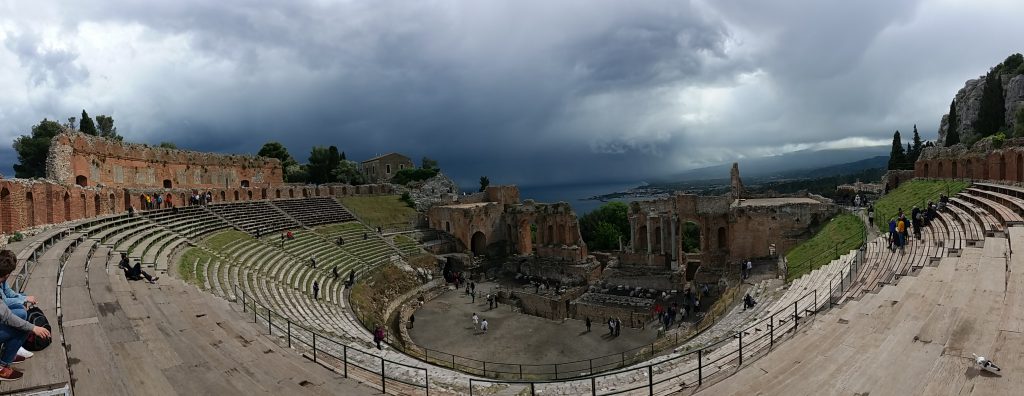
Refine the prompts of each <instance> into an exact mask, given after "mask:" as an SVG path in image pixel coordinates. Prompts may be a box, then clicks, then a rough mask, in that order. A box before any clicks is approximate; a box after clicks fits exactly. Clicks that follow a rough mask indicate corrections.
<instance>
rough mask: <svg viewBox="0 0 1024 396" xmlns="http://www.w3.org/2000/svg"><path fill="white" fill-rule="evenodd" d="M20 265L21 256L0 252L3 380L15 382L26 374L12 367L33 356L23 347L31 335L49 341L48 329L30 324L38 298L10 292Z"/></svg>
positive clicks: (0, 377) (0, 365) (0, 366)
mask: <svg viewBox="0 0 1024 396" xmlns="http://www.w3.org/2000/svg"><path fill="white" fill-rule="evenodd" d="M17 265H18V257H17V255H15V254H14V252H12V251H10V250H4V251H0V284H2V286H0V287H2V288H3V299H4V303H3V304H0V305H2V306H0V344H3V348H2V349H0V381H15V380H18V379H21V377H23V376H24V375H25V374H24V373H22V372H21V371H19V370H16V369H14V368H13V367H11V366H12V365H14V364H18V363H21V362H24V361H25V360H26V359H28V358H30V357H32V355H33V354H32V353H31V352H29V351H27V350H25V349H24V348H23V347H22V346H23V345H25V341H26V340H28V338H29V335H30V334H31V335H33V336H34V337H39V338H42V339H49V338H50V331H49V330H47V329H46V328H45V327H41V326H36V325H34V324H32V323H31V322H29V321H28V320H27V319H28V310H30V309H32V307H33V306H34V305H35V304H36V298H35V297H33V296H26V295H24V294H22V293H18V292H16V291H14V290H11V289H10V287H8V286H7V279H8V278H9V277H10V275H11V273H13V272H14V269H15V267H17Z"/></svg>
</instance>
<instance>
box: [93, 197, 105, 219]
mask: <svg viewBox="0 0 1024 396" xmlns="http://www.w3.org/2000/svg"><path fill="white" fill-rule="evenodd" d="M92 206H93V207H94V208H96V213H94V215H96V216H99V215H100V213H101V212H103V207H102V206H100V193H96V194H95V195H93V196H92Z"/></svg>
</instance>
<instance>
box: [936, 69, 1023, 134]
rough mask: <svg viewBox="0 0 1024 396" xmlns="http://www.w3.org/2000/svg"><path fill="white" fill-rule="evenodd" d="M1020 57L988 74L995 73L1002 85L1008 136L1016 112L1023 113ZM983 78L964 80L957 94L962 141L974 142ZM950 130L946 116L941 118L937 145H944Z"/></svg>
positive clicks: (956, 118) (980, 105)
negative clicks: (1018, 61) (965, 81)
mask: <svg viewBox="0 0 1024 396" xmlns="http://www.w3.org/2000/svg"><path fill="white" fill-rule="evenodd" d="M1020 56H1021V55H1020V54H1014V55H1011V56H1010V57H1009V58H1007V60H1006V61H1004V62H1003V63H1000V64H999V65H997V66H996V67H994V68H993V69H992V70H991V71H990V73H996V74H997V77H996V79H995V81H999V82H1000V84H1001V86H1002V93H1003V103H1004V107H1005V117H1004V118H1005V120H1004V122H1003V126H1004V127H1003V128H1002V129H1001V130H1005V131H1006V132H1007V135H1008V136H1009V135H1010V134H1012V133H1013V131H1014V128H1015V126H1016V123H1017V118H1018V117H1017V112H1018V111H1024V110H1022V109H1024V65H1021V64H1018V63H1017V60H1018V59H1020ZM986 76H987V74H986V75H982V76H979V77H978V78H976V79H971V80H967V83H965V84H964V87H963V88H961V89H960V91H958V92H957V93H956V96H955V97H954V100H955V102H956V117H954V118H955V120H956V123H957V131H958V132H959V134H960V141H961V142H975V141H977V140H978V139H980V138H982V137H983V136H979V133H978V131H977V129H976V123H977V122H978V114H979V113H980V112H981V107H982V97H983V93H984V91H985V85H986ZM948 131H949V114H945V115H943V116H942V121H941V123H940V125H939V145H940V146H941V145H945V142H946V135H947V133H948Z"/></svg>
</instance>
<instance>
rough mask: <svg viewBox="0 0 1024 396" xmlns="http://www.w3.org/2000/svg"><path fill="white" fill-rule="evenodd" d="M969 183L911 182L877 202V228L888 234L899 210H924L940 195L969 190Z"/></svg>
mask: <svg viewBox="0 0 1024 396" xmlns="http://www.w3.org/2000/svg"><path fill="white" fill-rule="evenodd" d="M968 184H969V183H967V182H963V181H956V180H948V181H947V180H911V181H909V182H906V183H903V184H902V185H900V186H899V188H897V189H895V190H893V191H890V192H889V193H888V194H886V195H885V196H883V197H882V198H879V199H878V201H875V204H874V205H875V226H877V227H878V229H879V230H880V231H882V232H888V231H889V228H888V227H889V226H888V224H889V223H888V222H889V219H890V218H893V217H896V213H897V211H898V210H899V208H903V211H904V212H905V213H910V210H911V209H912V208H913V207H914V205H917V206H918V207H919V208H924V206H925V205H927V202H928V201H938V200H939V194H945V193H946V192H949V195H950V196H953V195H956V193H958V192H960V191H961V190H963V189H965V188H967V186H968Z"/></svg>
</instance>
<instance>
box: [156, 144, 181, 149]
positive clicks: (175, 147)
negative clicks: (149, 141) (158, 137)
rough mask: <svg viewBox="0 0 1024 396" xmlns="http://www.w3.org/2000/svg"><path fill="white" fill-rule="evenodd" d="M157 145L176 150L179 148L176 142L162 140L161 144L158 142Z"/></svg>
mask: <svg viewBox="0 0 1024 396" xmlns="http://www.w3.org/2000/svg"><path fill="white" fill-rule="evenodd" d="M157 147H160V148H165V149H174V150H177V149H178V145H177V144H174V142H160V144H158V145H157Z"/></svg>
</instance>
